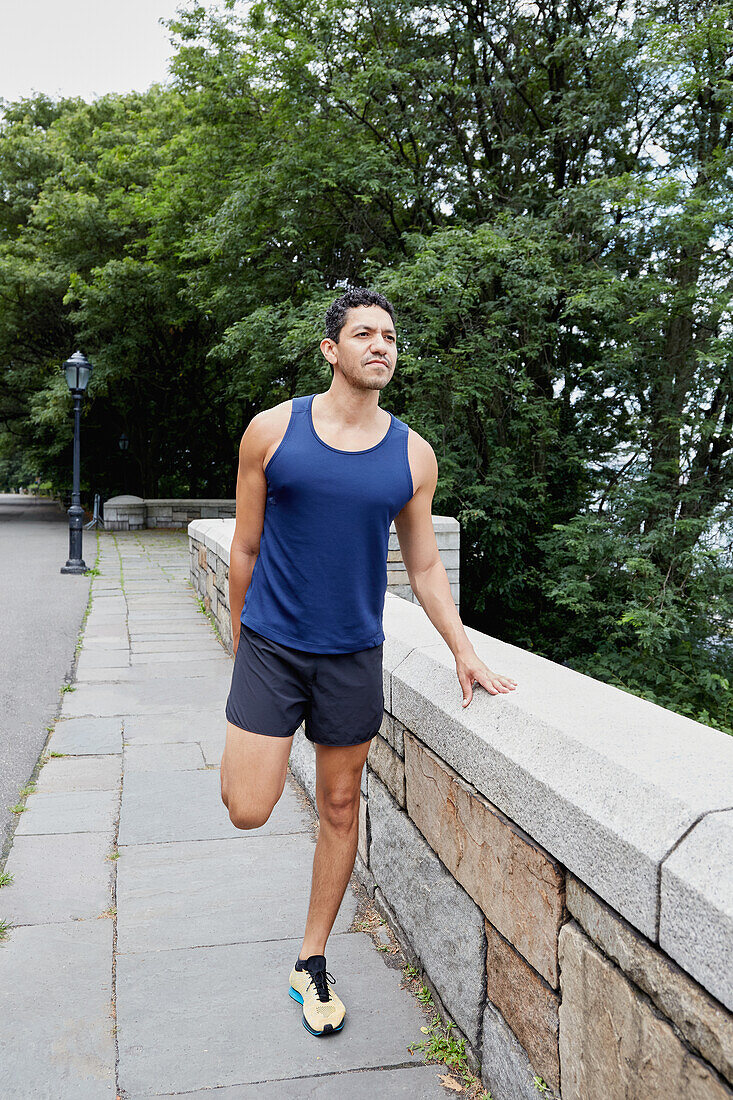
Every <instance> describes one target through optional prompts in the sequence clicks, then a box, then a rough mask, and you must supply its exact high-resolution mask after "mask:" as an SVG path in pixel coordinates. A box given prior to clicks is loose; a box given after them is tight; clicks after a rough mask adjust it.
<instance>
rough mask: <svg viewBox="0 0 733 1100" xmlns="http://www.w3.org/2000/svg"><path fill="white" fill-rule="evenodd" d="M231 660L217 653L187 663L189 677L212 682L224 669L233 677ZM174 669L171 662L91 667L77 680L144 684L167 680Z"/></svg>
mask: <svg viewBox="0 0 733 1100" xmlns="http://www.w3.org/2000/svg"><path fill="white" fill-rule="evenodd" d="M231 668H232V666H231V661H230V660H229V659H228V658H226V657H224V658H220V657H217V656H216V655H215V654H214V655H210V656H207V657H206V658H204V659H203V660H199V661H196V662H194V663H192V664H188V665H187V669H190V671H187V672H186V677H187V679H200V680H201V679H203V680H205V681H206V683H207V684H208V683H210V682H211V678H212V676H217V675H219V674H220V673H221V672H222V671H224V672H225V673H226V676H227V677H228V679H227V683H228V682H229V678H231ZM172 670H175V671H178V670H176V666H175V665H172V664H171V663H170V662H167V663H166V664H162V663H160V662H159V663H157V664H135V665H129V666H127V667H126V668H91V669H86V670H85V671H83V672H81V673H79V672H77V676H76V678H77V680H78V681H79V683H89V684H92V683H109V684H144V683H147V682H148V681H149V680H165V681H166V682H167V681H169V680H170V678H171V672H172Z"/></svg>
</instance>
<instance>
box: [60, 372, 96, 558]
mask: <svg viewBox="0 0 733 1100" xmlns="http://www.w3.org/2000/svg"><path fill="white" fill-rule="evenodd" d="M91 373H92V364H91V363H89V362H88V361H87V360H86V359H85V358H84V356H83V355H82V353H81V352H80V351H75V352H74V354H73V355H72V357H71V359H67V360H66V362H65V363H64V374H65V375H66V382H67V384H68V387H69V389H70V390H71V396H72V397H73V398H74V484H73V488H72V492H71V507H70V508H69V560H68V561H67V563H66V565H62V566H61V572H62V573H85V572H86V568H87V567H86V565H85V563H84V559H83V558H82V556H81V538H82V519H83V518H84V509H83V508H82V506H81V500H80V499H79V465H80V461H79V460H80V453H81V452H80V447H79V431H80V425H81V399H82V397H83V395H84V390H85V389H86V388H87V382H88V381H89V375H90V374H91Z"/></svg>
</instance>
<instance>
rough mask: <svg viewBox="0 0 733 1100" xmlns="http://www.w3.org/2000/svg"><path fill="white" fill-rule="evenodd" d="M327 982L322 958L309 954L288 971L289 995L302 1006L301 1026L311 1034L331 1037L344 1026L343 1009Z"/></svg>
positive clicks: (344, 1010)
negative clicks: (332, 1033)
mask: <svg viewBox="0 0 733 1100" xmlns="http://www.w3.org/2000/svg"><path fill="white" fill-rule="evenodd" d="M329 980H330V981H331V982H335V981H336V979H335V978H334V976H333V974H329V973H328V971H327V970H326V956H325V955H311V956H310V957H309V958H308V959H306V961H305V962H303V961H302V960H301V959H298V961H297V962H296V964H295V966H294V967H293V969H292V970H291V971H290V996H291V997H292V998H293V1000H294V1001H297V1002H298V1004H301V1005H302V1006H303V1026H304V1027H305V1028H306V1030H307V1031H310V1033H311V1035H330V1034H331V1032H333V1031H340V1030H341V1028H342V1027H343V1026H344V1016H345V1014H346V1009H345V1007H344V1003H343V1001H341V1000H340V999H339V997H338V995H337V994H336V993H334V991H333V989H331V987H330V985H329Z"/></svg>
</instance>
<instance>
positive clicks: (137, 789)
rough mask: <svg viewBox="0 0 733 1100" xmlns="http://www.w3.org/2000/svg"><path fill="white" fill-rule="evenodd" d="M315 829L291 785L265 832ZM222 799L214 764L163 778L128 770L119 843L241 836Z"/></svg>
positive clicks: (121, 844) (265, 827)
mask: <svg viewBox="0 0 733 1100" xmlns="http://www.w3.org/2000/svg"><path fill="white" fill-rule="evenodd" d="M308 829H309V821H308V817H307V814H306V811H305V810H303V809H302V808H301V806H300V805H299V803H298V801H297V799H296V797H295V795H294V794H293V793H292V791H290V790H289V788H288V787H286V788H285V790H284V792H283V795H282V797H281V798H280V801H279V802H278V803H277V805H276V806H275V808H274V810H273V811H272V814H271V815H270V818H269V820H268V821H267V822H266V823H265V824H264V825H263V826H262V827H261V828H260V829H258V832H259V834H260V835H263V834H265V835H268V836H269V835H273V834H279V833H302V832H306V831H307V830H308ZM241 835H242V833H241V830H240V829H237V828H235V826H234V825H232V823H231V821H230V820H229V814H228V813H227V809H226V806H225V805H224V804H223V802H222V801H221V784H220V780H219V772H218V771H216V770H214V769H202V770H201V771H190V772H186V771H184V772H171V773H170V774H169V775H167V776H166V777H165V782H164V783H161V780H160V776H159V775H155V774H154V773H147V772H138V773H134V774H132V775H129V776H125V783H124V788H123V792H122V814H121V817H120V831H119V837H118V843H119V845H120V847H122V846H123V845H126V844H150V843H158V844H160V843H164V842H165V841H172V840H179V841H180V840H219V839H226V838H227V837H232V836H241Z"/></svg>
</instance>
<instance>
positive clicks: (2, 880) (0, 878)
mask: <svg viewBox="0 0 733 1100" xmlns="http://www.w3.org/2000/svg"><path fill="white" fill-rule="evenodd" d="M14 877H15V876H14V875H11V874H10V872H9V871H0V886H11V885H12V882H13V878H14Z"/></svg>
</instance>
